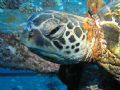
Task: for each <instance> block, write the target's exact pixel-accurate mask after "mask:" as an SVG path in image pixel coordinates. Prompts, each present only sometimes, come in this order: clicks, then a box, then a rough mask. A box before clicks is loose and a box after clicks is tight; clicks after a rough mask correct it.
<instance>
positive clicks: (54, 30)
mask: <svg viewBox="0 0 120 90" xmlns="http://www.w3.org/2000/svg"><path fill="white" fill-rule="evenodd" d="M60 27H61V26H58V27H56V28H54V29H53V30H52V31H51V32H50V34H49V35H53V34H55V33H57V32H58V31H59V29H60Z"/></svg>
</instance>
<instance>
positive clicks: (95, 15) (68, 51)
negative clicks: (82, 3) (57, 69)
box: [20, 0, 120, 82]
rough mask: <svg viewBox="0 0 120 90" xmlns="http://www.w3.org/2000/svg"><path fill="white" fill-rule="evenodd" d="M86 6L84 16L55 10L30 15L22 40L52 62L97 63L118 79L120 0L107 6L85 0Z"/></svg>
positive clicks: (99, 0) (96, 0) (119, 67)
mask: <svg viewBox="0 0 120 90" xmlns="http://www.w3.org/2000/svg"><path fill="white" fill-rule="evenodd" d="M97 3H98V4H99V5H100V6H99V5H97ZM88 6H89V13H88V15H87V16H86V17H81V16H77V15H72V14H68V13H64V12H58V11H42V12H38V13H35V14H33V15H32V16H31V17H29V19H28V21H27V25H26V27H25V29H24V31H23V32H22V34H20V36H21V42H22V43H23V44H24V45H25V46H27V47H28V48H29V49H30V50H31V51H32V52H34V53H36V54H37V55H39V56H41V57H43V58H45V59H46V60H49V61H52V62H56V63H60V64H74V63H79V62H81V61H83V62H84V61H85V62H91V61H95V62H98V63H99V64H100V65H102V66H103V67H104V68H105V69H106V70H107V71H108V72H110V73H112V74H113V75H114V76H115V78H116V79H117V80H118V81H119V82H120V0H116V1H113V2H111V3H110V4H109V5H105V4H104V3H103V2H102V0H88Z"/></svg>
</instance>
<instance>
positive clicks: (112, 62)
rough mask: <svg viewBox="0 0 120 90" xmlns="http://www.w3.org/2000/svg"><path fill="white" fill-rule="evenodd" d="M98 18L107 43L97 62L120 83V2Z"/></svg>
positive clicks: (99, 13)
mask: <svg viewBox="0 0 120 90" xmlns="http://www.w3.org/2000/svg"><path fill="white" fill-rule="evenodd" d="M96 16H98V19H97V20H98V23H99V25H100V28H101V30H102V32H103V35H104V40H105V41H106V48H104V49H102V50H103V52H102V54H101V56H100V57H97V58H96V60H98V63H99V64H100V65H102V66H103V67H104V68H105V69H106V70H107V71H108V72H110V73H112V74H113V75H114V76H115V78H116V80H118V81H119V82H120V0H116V1H114V2H112V3H110V4H109V5H106V6H105V7H104V8H102V9H101V10H100V11H99V12H98V13H97V14H96Z"/></svg>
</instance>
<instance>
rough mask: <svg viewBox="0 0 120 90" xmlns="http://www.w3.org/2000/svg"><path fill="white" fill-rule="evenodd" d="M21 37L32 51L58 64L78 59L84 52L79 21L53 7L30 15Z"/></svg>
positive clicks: (84, 39) (81, 58)
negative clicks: (53, 9)
mask: <svg viewBox="0 0 120 90" xmlns="http://www.w3.org/2000/svg"><path fill="white" fill-rule="evenodd" d="M21 41H22V43H23V44H24V45H25V46H27V47H28V48H29V49H30V50H31V51H32V52H33V53H35V54H37V55H39V56H41V57H43V58H44V59H46V60H49V61H53V62H56V63H61V64H73V63H78V62H79V61H81V60H83V59H85V56H86V54H87V45H88V44H87V39H86V32H85V31H84V30H83V28H82V21H81V22H80V21H78V20H77V19H76V18H75V17H73V16H72V15H68V14H66V13H60V12H55V11H52V12H43V13H40V14H36V15H33V16H31V17H30V18H29V19H28V22H27V27H26V28H25V30H24V31H23V33H22V35H21Z"/></svg>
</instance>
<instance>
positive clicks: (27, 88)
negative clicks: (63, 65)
mask: <svg viewBox="0 0 120 90" xmlns="http://www.w3.org/2000/svg"><path fill="white" fill-rule="evenodd" d="M30 1H31V2H32V3H34V4H36V5H38V6H41V8H43V10H51V9H52V10H58V11H65V12H68V13H73V14H77V15H81V16H84V15H85V14H86V13H87V10H88V9H87V4H86V2H87V0H30ZM109 1H110V0H106V3H108V2H109ZM54 2H55V3H54ZM47 3H48V4H47ZM0 12H1V11H0ZM0 20H1V19H0ZM22 74H23V75H22ZM2 75H4V76H2ZM0 90H67V87H66V86H65V85H64V84H63V83H62V82H61V81H60V80H59V78H58V76H57V75H56V74H38V73H35V72H32V71H29V70H28V71H27V70H11V69H4V68H0Z"/></svg>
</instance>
